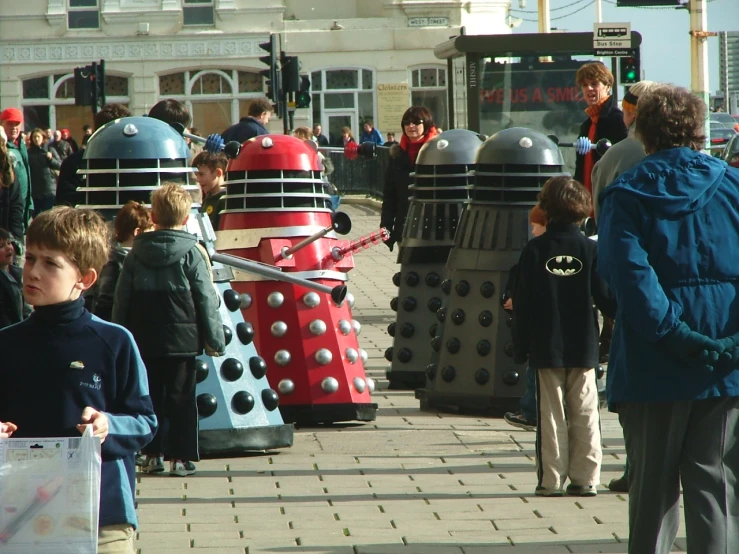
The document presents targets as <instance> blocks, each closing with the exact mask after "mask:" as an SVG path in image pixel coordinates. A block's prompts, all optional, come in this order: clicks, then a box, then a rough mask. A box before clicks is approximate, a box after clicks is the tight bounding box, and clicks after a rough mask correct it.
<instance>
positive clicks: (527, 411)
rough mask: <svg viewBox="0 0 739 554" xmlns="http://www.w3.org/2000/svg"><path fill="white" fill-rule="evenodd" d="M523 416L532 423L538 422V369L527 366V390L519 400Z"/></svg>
mask: <svg viewBox="0 0 739 554" xmlns="http://www.w3.org/2000/svg"><path fill="white" fill-rule="evenodd" d="M519 406H520V407H521V413H522V414H523V417H525V418H526V419H528V420H529V421H530V422H532V423H536V422H537V419H538V418H537V417H536V370H535V369H532V368H530V367H529V366H526V391H525V392H524V393H523V396H522V397H521V401H520V402H519Z"/></svg>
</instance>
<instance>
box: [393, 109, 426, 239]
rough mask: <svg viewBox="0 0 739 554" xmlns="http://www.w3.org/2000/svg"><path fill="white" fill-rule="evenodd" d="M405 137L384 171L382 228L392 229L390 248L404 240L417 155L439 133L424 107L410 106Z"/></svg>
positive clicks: (403, 121) (402, 121)
mask: <svg viewBox="0 0 739 554" xmlns="http://www.w3.org/2000/svg"><path fill="white" fill-rule="evenodd" d="M401 125H402V127H403V136H402V137H401V138H400V144H398V145H394V146H392V147H391V148H390V163H389V165H388V167H387V173H385V188H384V190H383V195H382V214H381V216H380V227H385V228H386V229H387V230H388V231H389V232H390V239H389V240H388V241H387V242H385V244H386V245H387V247H388V248H389V249H390V251H392V250H393V247H394V246H395V243H396V242H397V243H399V242H400V241H401V240H402V239H403V226H404V225H405V218H406V216H407V215H408V204H409V202H408V186H409V185H410V184H411V173H412V172H413V171H414V169H415V167H416V157H417V156H418V152H419V150H421V147H422V146H423V145H424V144H426V142H427V141H428V140H429V139H432V138H433V137H435V136H436V135H437V132H436V127H435V126H434V119H433V118H432V117H431V113H430V112H429V111H428V110H427V109H426V108H424V107H423V106H412V107H410V108H408V109H407V110H406V111H405V113H404V114H403V118H402V119H401Z"/></svg>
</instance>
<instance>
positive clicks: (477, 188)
mask: <svg viewBox="0 0 739 554" xmlns="http://www.w3.org/2000/svg"><path fill="white" fill-rule="evenodd" d="M475 161H476V165H475V170H474V173H475V177H474V184H473V186H472V189H471V191H470V200H471V202H472V203H479V204H503V205H511V206H516V205H520V206H528V207H530V206H533V205H534V204H536V201H537V196H538V194H539V191H540V190H541V187H542V185H544V183H545V182H546V181H547V180H548V179H549V178H551V177H556V176H558V175H569V174H568V173H567V172H566V171H565V168H564V159H563V158H562V153H561V152H560V150H559V147H558V146H557V145H556V144H555V143H554V141H552V140H551V139H550V138H549V137H547V136H546V135H544V134H543V133H540V132H538V131H534V130H533V129H527V128H524V127H512V128H510V129H504V130H503V131H500V132H498V133H496V134H494V135H493V136H492V137H490V138H489V139H487V140H486V141H485V142H484V143H483V145H482V146H480V148H479V149H478V151H477V157H476V160H475Z"/></svg>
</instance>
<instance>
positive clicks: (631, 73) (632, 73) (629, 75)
mask: <svg viewBox="0 0 739 554" xmlns="http://www.w3.org/2000/svg"><path fill="white" fill-rule="evenodd" d="M626 78H627V79H628V80H629V81H633V80H634V79H636V71H629V72H628V73H626Z"/></svg>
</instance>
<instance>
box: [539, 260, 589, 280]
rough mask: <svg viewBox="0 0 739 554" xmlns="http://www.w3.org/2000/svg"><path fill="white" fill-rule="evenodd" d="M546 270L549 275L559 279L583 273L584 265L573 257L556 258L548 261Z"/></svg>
mask: <svg viewBox="0 0 739 554" xmlns="http://www.w3.org/2000/svg"><path fill="white" fill-rule="evenodd" d="M546 268H547V271H548V272H549V273H551V274H552V275H556V276H557V277H572V276H573V275H577V274H578V273H580V272H581V271H582V268H583V265H582V262H581V261H580V260H578V259H577V258H573V257H572V256H555V257H554V258H550V259H549V260H548V261H547V264H546Z"/></svg>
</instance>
